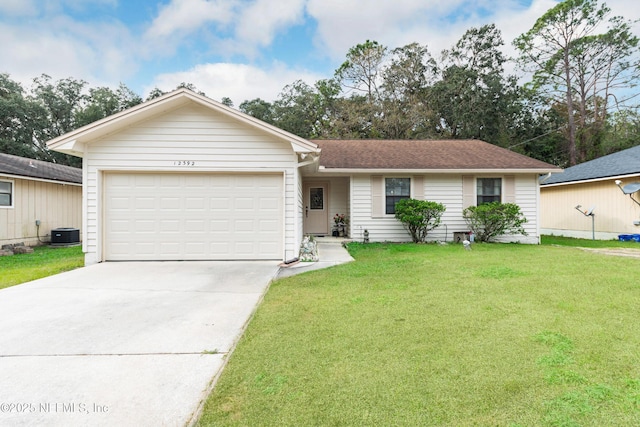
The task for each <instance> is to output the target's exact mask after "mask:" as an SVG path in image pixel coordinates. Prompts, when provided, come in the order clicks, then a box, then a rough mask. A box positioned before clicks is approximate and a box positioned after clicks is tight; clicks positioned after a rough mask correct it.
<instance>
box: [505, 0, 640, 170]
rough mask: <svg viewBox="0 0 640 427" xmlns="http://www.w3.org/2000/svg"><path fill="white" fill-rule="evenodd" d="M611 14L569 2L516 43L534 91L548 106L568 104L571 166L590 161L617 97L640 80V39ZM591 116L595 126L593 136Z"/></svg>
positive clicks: (588, 0)
mask: <svg viewBox="0 0 640 427" xmlns="http://www.w3.org/2000/svg"><path fill="white" fill-rule="evenodd" d="M609 14H610V9H609V8H608V7H607V6H606V5H604V4H602V5H600V4H599V3H598V0H565V1H563V2H561V3H558V4H557V5H556V6H554V7H553V8H551V9H549V10H548V11H547V12H546V13H545V14H544V15H543V16H542V17H540V18H539V19H538V20H537V21H536V23H535V24H534V26H533V28H531V29H530V30H529V31H528V32H526V33H524V34H522V35H520V36H519V37H518V38H516V40H515V41H514V45H515V47H516V48H517V49H518V50H519V51H520V64H521V66H522V68H523V69H524V70H526V71H532V72H533V81H532V84H531V85H532V87H533V88H535V89H536V90H539V91H541V92H543V93H544V94H545V95H546V98H547V100H546V102H547V103H555V104H560V103H564V104H565V110H566V118H567V129H566V138H567V149H568V156H569V165H575V164H576V163H577V162H578V161H582V160H585V159H586V158H585V157H586V151H587V150H588V147H586V145H587V141H588V140H589V139H590V138H591V142H593V138H597V134H598V133H599V131H600V130H601V129H602V125H603V123H604V120H606V111H607V103H608V99H609V97H610V96H611V95H613V92H612V91H615V90H616V89H622V88H628V87H630V86H631V85H632V84H633V82H634V80H636V79H637V77H638V75H639V74H638V73H639V68H638V60H637V59H636V55H637V45H638V38H637V37H635V36H633V35H632V34H631V32H630V23H629V22H628V21H624V20H623V19H622V18H621V17H612V18H609V19H607V17H608V16H609ZM605 27H606V28H605ZM602 28H605V31H604V32H602V33H598V30H600V29H602ZM588 116H591V117H592V118H593V119H594V123H595V127H594V128H593V130H594V132H591V134H589V131H588V129H587V127H588V121H589V120H588Z"/></svg>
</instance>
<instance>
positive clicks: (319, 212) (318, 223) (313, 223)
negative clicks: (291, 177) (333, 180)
mask: <svg viewBox="0 0 640 427" xmlns="http://www.w3.org/2000/svg"><path fill="white" fill-rule="evenodd" d="M328 187H329V186H328V184H327V183H326V182H323V183H317V182H313V183H311V182H310V183H306V184H304V187H303V192H304V206H303V209H304V221H303V223H304V234H313V235H327V234H329V209H328V206H327V190H328Z"/></svg>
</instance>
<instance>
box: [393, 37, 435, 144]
mask: <svg viewBox="0 0 640 427" xmlns="http://www.w3.org/2000/svg"><path fill="white" fill-rule="evenodd" d="M434 67H435V61H434V60H433V58H432V57H431V54H430V53H429V50H428V48H427V47H426V46H422V45H420V44H418V43H411V44H408V45H406V46H403V47H400V48H396V49H393V50H392V51H391V60H390V62H389V64H388V65H387V66H386V67H385V69H384V71H383V73H382V76H383V78H384V81H383V83H382V93H381V107H382V115H381V118H380V128H381V130H382V132H383V133H384V136H385V138H388V139H410V138H414V137H424V136H425V130H426V129H428V128H429V126H430V122H431V121H433V114H432V111H431V109H430V108H429V106H428V104H427V102H426V92H427V87H428V85H429V83H430V81H429V76H431V75H432V73H431V72H430V71H429V70H432V69H433V68H434Z"/></svg>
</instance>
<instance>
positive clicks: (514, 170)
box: [318, 165, 562, 174]
mask: <svg viewBox="0 0 640 427" xmlns="http://www.w3.org/2000/svg"><path fill="white" fill-rule="evenodd" d="M318 172H320V173H344V174H354V173H368V174H391V173H399V174H470V173H471V174H546V173H560V172H562V169H558V168H540V169H538V168H526V169H517V168H505V169H500V168H492V169H477V168H476V169H398V168H387V169H374V168H327V167H324V166H322V165H320V167H319V168H318Z"/></svg>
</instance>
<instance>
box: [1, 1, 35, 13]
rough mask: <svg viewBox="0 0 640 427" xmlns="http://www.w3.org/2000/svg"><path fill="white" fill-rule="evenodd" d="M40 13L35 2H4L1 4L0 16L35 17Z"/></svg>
mask: <svg viewBox="0 0 640 427" xmlns="http://www.w3.org/2000/svg"><path fill="white" fill-rule="evenodd" d="M37 13H38V8H37V7H36V6H35V4H34V3H33V0H2V1H1V2H0V14H2V15H8V16H33V15H36V14H37Z"/></svg>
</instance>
